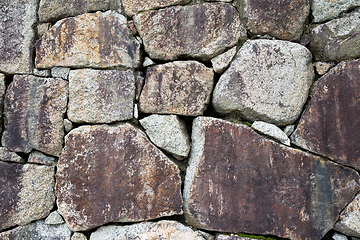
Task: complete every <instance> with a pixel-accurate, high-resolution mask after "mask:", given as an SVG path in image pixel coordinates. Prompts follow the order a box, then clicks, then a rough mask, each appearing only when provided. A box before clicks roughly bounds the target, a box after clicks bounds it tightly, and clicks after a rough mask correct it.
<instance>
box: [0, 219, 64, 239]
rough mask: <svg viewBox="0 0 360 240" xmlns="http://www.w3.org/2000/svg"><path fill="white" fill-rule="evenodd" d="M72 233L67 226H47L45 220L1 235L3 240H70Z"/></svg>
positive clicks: (0, 237)
mask: <svg viewBox="0 0 360 240" xmlns="http://www.w3.org/2000/svg"><path fill="white" fill-rule="evenodd" d="M70 236H71V231H70V229H69V227H68V226H67V225H66V224H61V225H47V224H45V223H44V221H43V220H40V221H37V222H34V223H30V224H28V225H25V226H20V227H17V228H14V229H12V230H9V231H7V232H2V233H0V239H2V240H24V239H31V240H45V239H51V240H70Z"/></svg>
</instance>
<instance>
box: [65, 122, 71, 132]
mask: <svg viewBox="0 0 360 240" xmlns="http://www.w3.org/2000/svg"><path fill="white" fill-rule="evenodd" d="M64 129H65V132H70V131H71V129H73V124H72V122H71V121H70V120H69V119H64Z"/></svg>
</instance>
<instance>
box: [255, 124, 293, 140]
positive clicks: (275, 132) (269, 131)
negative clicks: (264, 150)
mask: <svg viewBox="0 0 360 240" xmlns="http://www.w3.org/2000/svg"><path fill="white" fill-rule="evenodd" d="M251 128H253V129H255V130H257V131H259V132H261V133H263V134H265V135H268V136H269V137H271V138H273V139H275V140H277V141H279V142H281V143H283V144H285V145H287V146H290V139H289V138H288V136H287V135H286V134H285V133H284V132H283V131H282V130H281V129H280V128H278V127H277V126H275V125H274V124H270V123H266V122H262V121H255V122H254V123H253V124H252V125H251Z"/></svg>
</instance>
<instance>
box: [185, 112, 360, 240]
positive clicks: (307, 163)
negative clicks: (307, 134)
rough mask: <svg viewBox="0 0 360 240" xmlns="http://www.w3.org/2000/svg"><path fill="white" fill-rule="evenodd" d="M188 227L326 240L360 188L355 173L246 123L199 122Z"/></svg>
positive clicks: (189, 180)
mask: <svg viewBox="0 0 360 240" xmlns="http://www.w3.org/2000/svg"><path fill="white" fill-rule="evenodd" d="M192 130H193V132H192V146H193V147H192V148H191V152H190V157H189V167H188V169H187V172H186V177H185V187H184V211H185V216H186V218H187V222H188V224H190V225H192V226H195V227H198V228H202V229H207V230H211V231H219V232H249V233H253V234H262V235H266V234H271V235H276V236H279V237H283V238H290V239H294V240H297V239H298V240H300V239H308V240H312V239H314V240H315V239H321V237H323V236H324V235H325V233H327V232H328V231H329V230H330V229H331V228H332V227H333V225H334V223H335V221H336V220H337V218H338V214H339V213H340V211H341V210H342V209H343V208H344V207H345V206H346V205H347V204H348V203H349V202H350V201H351V200H352V198H353V197H354V195H355V194H356V193H357V192H358V191H359V189H360V177H359V175H358V173H357V172H356V171H355V170H352V169H350V168H346V167H343V166H341V165H338V164H335V163H333V162H331V161H328V160H325V159H323V158H321V157H318V156H314V155H311V154H308V153H306V152H303V151H299V150H296V149H292V148H289V147H286V146H284V145H281V144H278V143H276V142H273V141H271V140H268V139H265V138H263V137H261V136H260V135H258V134H256V133H255V132H254V131H253V130H252V129H251V128H249V127H248V126H246V125H243V124H233V123H230V122H226V121H224V120H219V119H215V118H209V117H198V118H196V119H195V121H194V122H193V128H192Z"/></svg>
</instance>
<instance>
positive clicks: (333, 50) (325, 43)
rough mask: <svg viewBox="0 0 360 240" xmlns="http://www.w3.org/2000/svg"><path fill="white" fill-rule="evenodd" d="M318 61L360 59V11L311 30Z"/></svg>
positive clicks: (312, 50) (311, 43)
mask: <svg viewBox="0 0 360 240" xmlns="http://www.w3.org/2000/svg"><path fill="white" fill-rule="evenodd" d="M310 39H311V41H310V45H309V47H310V50H311V52H312V53H313V54H314V57H315V59H316V61H324V62H332V61H335V62H340V61H342V60H349V59H354V58H358V57H360V45H359V41H360V9H359V10H357V11H355V12H353V13H350V14H347V15H345V16H344V17H342V18H338V19H334V20H332V21H330V22H326V23H324V24H320V25H316V26H315V27H313V28H312V29H311V30H310Z"/></svg>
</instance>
